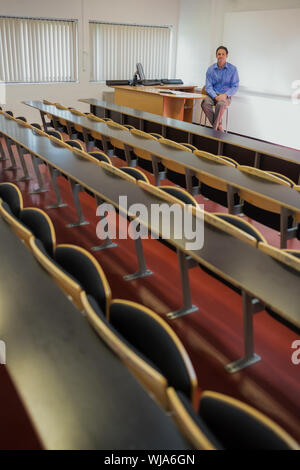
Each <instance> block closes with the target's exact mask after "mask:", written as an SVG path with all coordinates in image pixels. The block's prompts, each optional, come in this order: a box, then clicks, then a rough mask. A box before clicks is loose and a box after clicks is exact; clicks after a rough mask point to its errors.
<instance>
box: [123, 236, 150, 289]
mask: <svg viewBox="0 0 300 470" xmlns="http://www.w3.org/2000/svg"><path fill="white" fill-rule="evenodd" d="M134 244H135V251H136V256H137V260H138V270H137V272H135V273H134V274H128V275H127V276H124V277H123V279H124V280H125V281H133V280H135V279H140V278H142V277H147V276H151V274H153V272H152V271H150V269H147V266H146V261H145V255H144V249H143V242H142V239H141V238H137V239H136V240H134Z"/></svg>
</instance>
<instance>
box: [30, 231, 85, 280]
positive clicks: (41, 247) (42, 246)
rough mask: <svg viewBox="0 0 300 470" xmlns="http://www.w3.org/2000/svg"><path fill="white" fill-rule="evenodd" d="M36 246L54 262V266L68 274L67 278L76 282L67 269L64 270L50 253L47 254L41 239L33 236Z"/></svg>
mask: <svg viewBox="0 0 300 470" xmlns="http://www.w3.org/2000/svg"><path fill="white" fill-rule="evenodd" d="M34 243H35V245H36V247H37V248H38V249H39V250H40V251H41V253H43V255H45V256H46V257H47V258H48V260H49V261H50V262H51V263H53V264H54V266H56V267H57V268H58V269H59V270H60V271H62V272H63V273H64V274H65V275H66V276H68V277H69V278H71V279H72V281H74V282H77V283H78V281H77V279H76V278H75V277H74V276H72V275H71V274H70V273H69V272H68V271H66V270H65V269H64V268H63V267H62V266H61V265H60V264H59V263H57V262H56V260H55V258H54V257H53V256H51V255H49V253H48V251H47V250H46V248H45V246H44V244H43V242H42V241H41V240H39V239H38V238H35V241H34Z"/></svg>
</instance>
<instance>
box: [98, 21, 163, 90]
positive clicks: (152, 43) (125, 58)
mask: <svg viewBox="0 0 300 470" xmlns="http://www.w3.org/2000/svg"><path fill="white" fill-rule="evenodd" d="M89 33H90V58H91V60H90V65H91V70H90V72H91V74H90V78H91V80H94V81H102V80H128V79H131V78H132V76H133V74H134V72H135V70H136V63H137V62H141V63H142V65H143V67H144V71H145V76H146V78H149V79H152V78H153V79H155V78H159V79H160V78H167V77H168V76H169V68H170V59H171V51H170V48H171V33H172V30H171V28H170V27H168V26H138V25H126V24H106V23H95V22H90V23H89Z"/></svg>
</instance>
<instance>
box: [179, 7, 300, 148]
mask: <svg viewBox="0 0 300 470" xmlns="http://www.w3.org/2000/svg"><path fill="white" fill-rule="evenodd" d="M287 8H300V0H211V1H208V0H181V4H180V18H179V25H178V55H177V70H176V75H177V76H178V77H184V78H186V77H187V78H188V77H192V81H193V82H195V83H196V84H198V85H199V86H202V85H203V84H204V81H205V71H206V69H207V67H208V66H209V65H210V64H211V63H213V62H214V61H215V50H216V48H217V47H218V46H219V45H220V44H222V43H223V31H224V15H225V13H227V12H233V11H250V10H276V9H287ZM189 12H191V14H190V15H189ZM253 34H254V35H255V31H253ZM225 45H226V44H225ZM229 52H230V51H229ZM245 54H248V55H249V60H251V50H247V51H245ZM195 58H196V60H195ZM197 60H198V63H197ZM266 60H268V57H266ZM278 60H279V64H280V58H278ZM295 60H297V61H299V57H295ZM229 61H230V55H229ZM235 65H237V66H238V64H235ZM279 66H280V65H279ZM295 80H300V67H299V77H295ZM189 81H190V80H189ZM292 91H293V90H292V89H291V94H292ZM299 124H300V103H299V104H298V105H296V104H293V103H292V100H291V99H288V98H287V99H282V98H280V97H276V96H264V95H254V94H251V93H244V92H239V93H238V94H237V95H236V96H235V98H234V99H233V102H232V105H231V107H230V110H229V130H231V131H233V132H236V133H239V134H243V135H248V136H251V137H255V138H259V139H262V140H267V141H270V142H274V143H278V144H281V145H285V146H288V147H294V148H298V149H300V132H299Z"/></svg>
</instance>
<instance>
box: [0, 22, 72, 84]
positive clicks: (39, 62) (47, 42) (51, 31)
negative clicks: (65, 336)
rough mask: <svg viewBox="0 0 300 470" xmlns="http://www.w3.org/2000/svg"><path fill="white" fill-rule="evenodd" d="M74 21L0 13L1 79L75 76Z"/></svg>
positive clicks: (49, 79)
mask: <svg viewBox="0 0 300 470" xmlns="http://www.w3.org/2000/svg"><path fill="white" fill-rule="evenodd" d="M76 45H77V22H76V21H69V20H47V19H30V18H11V17H0V80H2V81H4V82H8V83H9V82H11V83H41V82H71V81H75V80H77V47H76Z"/></svg>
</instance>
